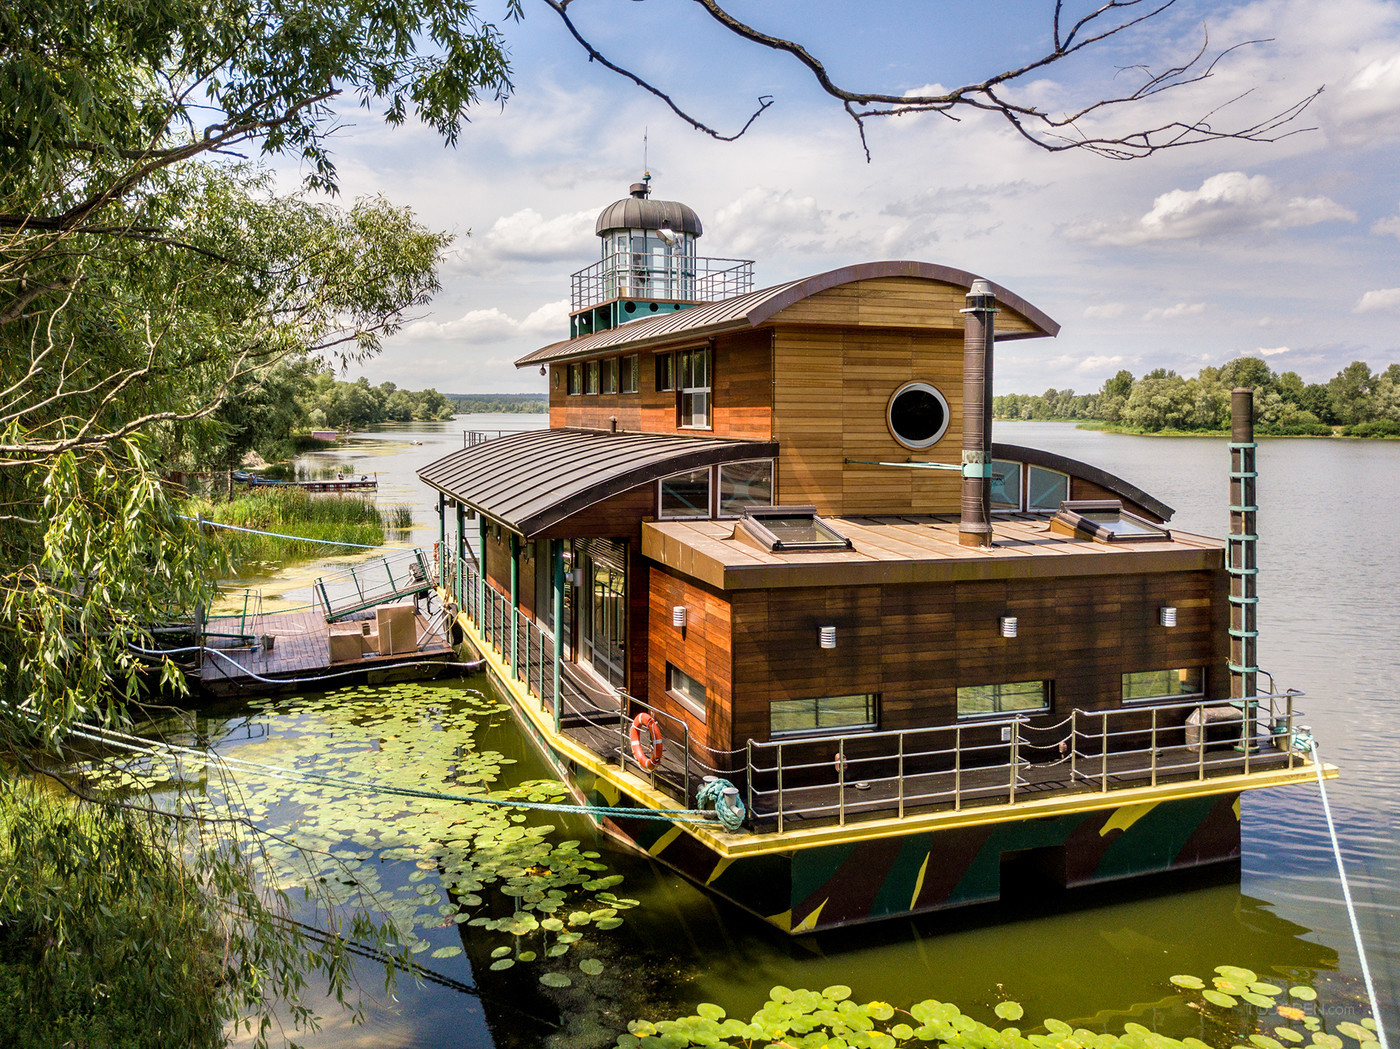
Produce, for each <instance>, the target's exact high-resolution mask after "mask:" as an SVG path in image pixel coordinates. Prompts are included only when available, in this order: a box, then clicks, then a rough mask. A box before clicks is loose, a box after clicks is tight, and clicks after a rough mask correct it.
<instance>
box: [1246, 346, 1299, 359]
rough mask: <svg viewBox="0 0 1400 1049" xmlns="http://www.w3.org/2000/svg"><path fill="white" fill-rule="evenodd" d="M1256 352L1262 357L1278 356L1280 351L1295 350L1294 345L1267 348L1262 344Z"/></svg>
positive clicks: (1290, 351)
mask: <svg viewBox="0 0 1400 1049" xmlns="http://www.w3.org/2000/svg"><path fill="white" fill-rule="evenodd" d="M1254 352H1255V353H1257V354H1259V356H1260V357H1277V356H1278V355H1279V354H1280V353H1292V352H1293V347H1292V346H1274V347H1271V348H1269V349H1265V348H1264V347H1263V346H1260V347H1259V348H1258V349H1256V350H1255V351H1254Z"/></svg>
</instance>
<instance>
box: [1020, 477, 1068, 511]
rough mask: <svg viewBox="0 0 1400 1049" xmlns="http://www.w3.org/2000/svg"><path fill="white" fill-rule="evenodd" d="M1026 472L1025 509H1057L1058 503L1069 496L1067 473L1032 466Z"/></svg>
mask: <svg viewBox="0 0 1400 1049" xmlns="http://www.w3.org/2000/svg"><path fill="white" fill-rule="evenodd" d="M1027 473H1029V474H1030V478H1029V480H1028V481H1027V484H1026V495H1027V496H1028V498H1027V499H1026V509H1027V510H1058V509H1059V508H1060V504H1061V503H1062V502H1064V501H1065V500H1066V499H1068V498H1069V475H1068V474H1062V473H1060V472H1059V471H1058V470H1046V469H1043V468H1041V467H1039V466H1032V467H1031V468H1030V469H1029V470H1028V471H1027Z"/></svg>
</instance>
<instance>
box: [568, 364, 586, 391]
mask: <svg viewBox="0 0 1400 1049" xmlns="http://www.w3.org/2000/svg"><path fill="white" fill-rule="evenodd" d="M582 392H583V365H582V364H571V365H569V393H571V394H578V393H582Z"/></svg>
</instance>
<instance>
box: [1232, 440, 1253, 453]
mask: <svg viewBox="0 0 1400 1049" xmlns="http://www.w3.org/2000/svg"><path fill="white" fill-rule="evenodd" d="M1258 447H1259V444H1258V442H1257V441H1240V442H1238V443H1236V442H1235V441H1231V442H1230V451H1232V452H1251V451H1253V450H1254V449H1256V448H1258Z"/></svg>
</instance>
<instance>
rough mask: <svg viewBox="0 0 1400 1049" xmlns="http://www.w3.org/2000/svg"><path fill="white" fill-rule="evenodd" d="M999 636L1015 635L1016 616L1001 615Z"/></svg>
mask: <svg viewBox="0 0 1400 1049" xmlns="http://www.w3.org/2000/svg"><path fill="white" fill-rule="evenodd" d="M1001 636H1002V637H1015V636H1016V617H1015V616H1002V617H1001Z"/></svg>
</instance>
